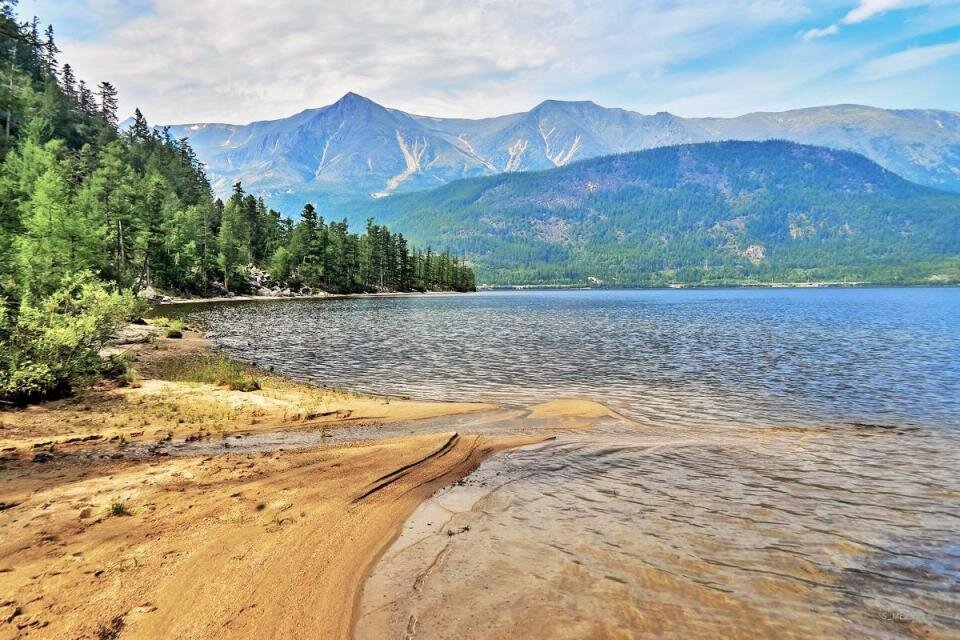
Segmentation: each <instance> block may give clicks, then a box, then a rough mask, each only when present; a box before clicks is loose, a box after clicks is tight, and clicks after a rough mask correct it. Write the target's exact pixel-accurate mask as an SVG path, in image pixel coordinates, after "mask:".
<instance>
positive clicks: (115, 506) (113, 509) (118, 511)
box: [110, 500, 130, 516]
mask: <svg viewBox="0 0 960 640" xmlns="http://www.w3.org/2000/svg"><path fill="white" fill-rule="evenodd" d="M110 515H111V516H128V515H130V509H129V508H128V507H127V503H126V502H123V501H121V500H115V501H113V502H111V503H110Z"/></svg>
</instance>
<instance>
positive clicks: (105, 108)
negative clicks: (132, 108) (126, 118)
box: [97, 80, 117, 127]
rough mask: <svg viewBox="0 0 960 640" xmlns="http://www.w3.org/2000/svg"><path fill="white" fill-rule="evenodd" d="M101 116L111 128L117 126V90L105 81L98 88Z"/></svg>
mask: <svg viewBox="0 0 960 640" xmlns="http://www.w3.org/2000/svg"><path fill="white" fill-rule="evenodd" d="M97 95H98V97H99V98H100V104H99V108H100V115H101V116H102V117H103V119H104V121H106V123H107V124H108V125H110V126H111V127H116V126H117V89H116V87H114V86H113V85H112V84H110V83H109V82H107V81H106V80H104V81H103V82H101V83H100V84H99V85H98V86H97Z"/></svg>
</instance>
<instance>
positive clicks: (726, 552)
mask: <svg viewBox="0 0 960 640" xmlns="http://www.w3.org/2000/svg"><path fill="white" fill-rule="evenodd" d="M564 407H565V408H566V409H567V410H568V411H569V412H568V413H566V414H564V412H563V410H562V408H564ZM588 407H589V405H583V404H568V403H563V404H558V403H548V404H547V405H541V406H539V407H534V408H532V409H531V410H529V411H528V412H527V413H526V414H525V415H514V416H512V417H511V418H508V419H502V420H499V421H498V423H497V424H499V425H500V427H499V428H500V429H501V433H510V432H514V431H515V430H519V431H520V432H522V430H523V429H524V425H528V424H529V420H530V416H543V415H544V414H548V415H551V416H553V417H555V418H563V417H576V416H579V415H582V414H584V413H588V414H591V415H594V416H596V417H595V418H592V419H591V422H590V425H589V428H583V429H580V430H563V431H558V432H556V438H555V439H553V440H551V441H549V442H546V443H541V444H538V445H534V446H528V447H524V448H519V449H513V450H511V451H507V452H504V453H503V454H501V455H498V456H496V457H494V458H491V459H489V460H487V461H485V462H484V463H483V464H481V466H480V468H479V469H478V470H477V471H476V472H475V473H474V474H472V475H471V476H470V477H469V478H467V479H466V480H465V481H464V482H461V483H458V484H457V485H454V486H451V487H448V488H446V489H444V490H443V491H441V492H440V493H438V494H437V495H435V496H434V497H432V498H430V499H428V500H427V501H426V502H424V503H423V504H422V505H421V506H420V507H418V509H417V510H416V512H415V513H414V515H413V517H412V518H411V519H410V520H408V522H407V523H406V525H405V526H404V528H403V532H402V533H401V535H400V537H399V538H398V539H397V541H396V542H395V543H394V544H393V545H391V547H390V549H389V550H388V551H387V552H386V553H385V554H384V556H383V558H382V559H381V561H380V562H379V563H378V564H377V566H376V568H375V569H374V571H373V573H372V575H371V577H370V579H369V580H368V581H367V583H366V586H365V589H364V594H363V597H362V598H361V601H360V603H361V604H360V609H359V611H358V617H357V622H356V625H355V633H354V637H355V638H356V639H357V640H368V639H370V640H372V639H378V638H417V639H425V640H429V639H434V638H437V639H439V638H450V637H464V638H466V637H469V638H481V639H483V638H489V639H494V638H511V637H524V638H570V639H574V638H651V639H653V638H678V639H679V638H684V639H687V638H721V637H722V638H798V639H799V638H841V637H849V638H854V637H855V638H861V637H870V638H952V637H957V636H958V634H960V599H958V598H957V584H958V582H957V580H958V578H960V553H958V549H957V547H956V538H955V535H954V533H953V532H955V531H956V527H957V526H958V525H960V482H958V480H957V477H956V474H955V473H954V472H953V471H952V464H953V463H952V462H951V460H952V456H951V455H950V453H949V451H950V450H951V449H950V446H951V443H950V442H946V441H939V440H937V438H936V437H935V436H934V435H925V434H922V433H920V432H917V431H911V430H895V429H883V428H874V427H871V426H869V425H863V426H861V427H857V428H852V429H850V428H822V429H813V428H800V427H787V428H779V429H777V428H772V429H768V428H763V429H756V428H743V429H730V428H729V427H723V428H711V427H709V426H703V425H675V426H663V425H660V426H657V427H646V428H644V427H639V426H638V425H637V424H636V423H633V422H631V421H627V420H624V419H620V418H617V417H611V416H609V415H602V414H603V412H601V411H599V410H596V411H589V410H588ZM908 438H923V439H926V440H927V442H926V443H924V447H925V448H926V450H927V451H928V455H927V457H926V459H925V460H924V466H923V470H922V472H918V470H917V469H912V464H911V456H910V454H909V453H908V452H909V451H911V450H914V447H910V448H907V449H905V448H904V443H905V442H906V439H908ZM865 460H867V461H869V462H867V463H864V461H865Z"/></svg>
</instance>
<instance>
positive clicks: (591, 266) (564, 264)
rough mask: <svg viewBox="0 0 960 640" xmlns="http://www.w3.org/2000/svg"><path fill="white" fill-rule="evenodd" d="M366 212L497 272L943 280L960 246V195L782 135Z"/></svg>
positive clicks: (722, 279)
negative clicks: (439, 242) (778, 138)
mask: <svg viewBox="0 0 960 640" xmlns="http://www.w3.org/2000/svg"><path fill="white" fill-rule="evenodd" d="M370 210H371V211H375V212H376V213H377V214H378V215H380V216H381V217H382V219H386V220H388V221H389V222H390V223H391V224H393V225H395V226H397V227H401V228H403V229H404V230H405V231H407V232H408V233H409V234H410V235H411V237H413V238H416V239H421V240H426V239H428V238H429V239H434V240H436V239H440V240H443V241H445V242H448V243H450V244H451V245H452V246H454V247H456V248H457V250H459V251H460V252H462V253H464V254H467V255H469V256H470V257H471V260H472V261H473V262H474V264H475V265H476V267H477V269H478V272H479V273H480V275H481V276H482V277H483V279H484V281H486V282H488V283H492V284H521V283H524V284H526V283H559V284H562V283H569V284H574V283H575V284H581V285H582V284H586V283H587V278H588V277H590V276H594V277H597V278H600V279H602V280H603V281H604V282H605V283H606V284H613V285H621V286H625V285H661V286H662V285H666V284H670V283H674V282H680V283H694V284H729V283H743V282H775V281H808V280H809V281H815V280H837V281H840V280H855V281H866V282H877V283H930V282H938V283H942V282H951V281H952V282H956V281H957V280H956V256H957V254H958V253H960V197H958V196H956V195H954V194H949V193H944V192H941V191H937V190H934V189H929V188H925V187H920V186H918V185H915V184H912V183H909V182H907V181H905V180H903V179H901V178H899V177H898V176H896V175H894V174H892V173H890V172H889V171H886V170H884V169H882V168H880V167H879V166H878V165H876V164H874V163H873V162H871V161H869V160H867V159H866V158H864V157H862V156H859V155H857V154H854V153H849V152H841V151H834V150H830V149H825V148H821V147H810V146H804V145H797V144H792V143H786V142H778V141H771V142H723V143H709V144H699V145H686V146H679V147H665V148H660V149H653V150H649V151H642V152H637V153H630V154H624V155H620V156H610V157H605V158H597V159H592V160H585V161H583V162H578V163H574V164H571V165H569V166H566V167H563V168H560V169H554V170H550V171H543V172H536V173H526V174H521V173H515V174H505V175H500V176H494V177H490V178H479V179H473V180H462V181H459V182H455V183H451V184H449V185H447V186H445V187H442V188H439V189H436V190H434V191H430V192H425V193H415V194H406V195H396V196H391V197H390V198H385V199H383V200H381V201H378V202H377V203H375V204H372V205H370ZM751 247H755V248H754V249H751ZM761 247H762V249H763V253H762V254H760V253H758V250H759V248H761ZM951 265H952V266H951ZM951 274H953V275H951Z"/></svg>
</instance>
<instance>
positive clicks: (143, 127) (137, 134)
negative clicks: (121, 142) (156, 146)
mask: <svg viewBox="0 0 960 640" xmlns="http://www.w3.org/2000/svg"><path fill="white" fill-rule="evenodd" d="M130 136H131V137H132V138H133V139H134V140H136V141H138V142H146V141H147V140H149V139H150V125H148V124H147V119H146V118H144V117H143V113H142V112H141V111H140V109H139V107H138V108H136V109H134V110H133V125H132V126H131V127H130Z"/></svg>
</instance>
